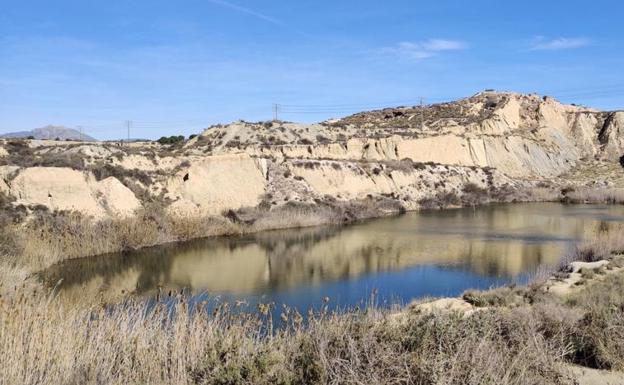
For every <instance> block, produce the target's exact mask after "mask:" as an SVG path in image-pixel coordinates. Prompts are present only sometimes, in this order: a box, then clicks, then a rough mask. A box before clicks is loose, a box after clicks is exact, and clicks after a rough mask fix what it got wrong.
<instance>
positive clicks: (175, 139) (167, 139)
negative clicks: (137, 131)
mask: <svg viewBox="0 0 624 385" xmlns="http://www.w3.org/2000/svg"><path fill="white" fill-rule="evenodd" d="M157 142H158V143H160V144H176V143H180V142H184V136H183V135H177V136H175V135H174V136H162V137H161V138H160V139H158V140H157Z"/></svg>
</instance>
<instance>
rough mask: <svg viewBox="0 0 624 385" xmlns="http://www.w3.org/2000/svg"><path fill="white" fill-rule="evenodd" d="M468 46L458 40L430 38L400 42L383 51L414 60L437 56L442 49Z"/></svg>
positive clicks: (455, 49) (457, 48)
mask: <svg viewBox="0 0 624 385" xmlns="http://www.w3.org/2000/svg"><path fill="white" fill-rule="evenodd" d="M466 48H468V45H467V44H466V43H464V42H462V41H458V40H447V39H429V40H425V41H420V42H410V41H404V42H400V43H398V44H397V45H395V46H393V47H386V48H384V49H383V52H386V53H392V54H395V55H399V56H403V57H407V58H410V59H414V60H422V59H427V58H430V57H432V56H435V55H437V54H438V53H440V52H442V51H457V50H462V49H466Z"/></svg>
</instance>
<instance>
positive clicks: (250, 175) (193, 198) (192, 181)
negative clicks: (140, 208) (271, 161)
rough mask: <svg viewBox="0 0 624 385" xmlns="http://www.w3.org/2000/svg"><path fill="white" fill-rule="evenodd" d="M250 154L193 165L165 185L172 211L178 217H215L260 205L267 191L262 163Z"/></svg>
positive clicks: (234, 155) (225, 156)
mask: <svg viewBox="0 0 624 385" xmlns="http://www.w3.org/2000/svg"><path fill="white" fill-rule="evenodd" d="M264 162H265V161H263V160H255V159H252V158H251V157H250V156H249V155H248V154H231V155H217V156H211V157H206V158H205V159H202V160H199V161H195V162H193V163H190V165H189V166H188V167H185V168H182V169H181V170H180V171H178V172H177V173H176V174H174V175H173V176H172V177H171V178H169V179H168V180H167V181H166V182H165V183H166V191H167V194H166V197H167V198H168V199H171V200H172V201H173V203H172V204H171V206H170V210H171V212H173V213H176V214H178V215H214V214H221V213H222V212H223V211H226V210H230V209H239V208H241V207H249V206H251V207H253V206H256V205H258V203H260V199H261V197H262V194H263V193H264V191H265V188H266V179H265V175H264V172H263V166H262V164H263V163H264Z"/></svg>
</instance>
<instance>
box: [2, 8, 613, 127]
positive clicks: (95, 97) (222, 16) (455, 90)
mask: <svg viewBox="0 0 624 385" xmlns="http://www.w3.org/2000/svg"><path fill="white" fill-rule="evenodd" d="M623 14H624V3H622V2H618V1H602V0H594V1H592V2H586V1H574V0H573V1H566V2H559V1H522V2H520V1H514V2H506V1H500V0H498V1H484V0H473V1H459V0H457V1H436V2H432V1H427V2H425V1H401V0H385V1H383V2H380V1H368V0H360V1H352V0H345V1H337V0H334V1H325V0H316V1H303V0H301V1H265V0H256V1H249V0H178V1H173V0H168V1H161V0H135V1H130V0H125V1H119V0H108V1H87V0H81V1H70V0H56V1H28V0H21V1H10V0H0V132H9V131H16V130H24V129H32V128H35V127H39V126H43V125H46V124H58V125H66V126H70V127H74V126H77V125H82V126H83V127H84V128H85V130H86V131H87V132H89V133H91V134H92V135H94V136H96V137H98V138H101V139H110V138H116V137H123V136H124V135H125V128H124V126H123V122H124V121H125V120H132V121H133V128H132V136H133V137H148V138H155V137H159V136H161V135H165V134H167V135H170V134H178V133H180V134H185V135H188V134H190V133H193V132H198V131H199V130H200V129H201V128H202V127H206V126H208V125H210V124H214V123H224V122H229V121H233V120H237V119H246V120H251V121H257V120H266V119H270V118H271V116H272V112H271V107H272V104H273V103H280V104H283V105H299V106H303V107H292V108H290V109H288V107H284V108H283V110H284V113H283V114H281V115H280V118H282V119H285V120H293V121H304V122H311V121H319V120H323V119H326V118H330V117H334V116H341V115H345V114H348V113H350V112H356V111H358V110H365V109H372V108H377V107H384V106H391V105H401V104H416V103H418V101H419V98H420V97H424V98H425V102H436V101H440V100H445V99H454V98H457V97H461V96H467V95H471V94H473V93H475V92H477V91H479V90H483V89H486V88H495V89H500V90H514V91H521V92H538V93H546V94H550V95H553V96H555V97H559V98H560V99H562V100H563V101H566V102H576V103H580V104H586V105H590V106H595V107H598V108H603V109H621V108H624V102H623V100H624V71H623V70H622V66H623V65H624V23H622V22H621V15H623ZM288 110H290V111H298V112H297V113H290V114H287V113H286V111H288Z"/></svg>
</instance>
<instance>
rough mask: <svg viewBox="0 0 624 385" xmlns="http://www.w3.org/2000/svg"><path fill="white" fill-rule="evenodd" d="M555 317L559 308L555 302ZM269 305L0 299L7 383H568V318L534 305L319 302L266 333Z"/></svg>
mask: <svg viewBox="0 0 624 385" xmlns="http://www.w3.org/2000/svg"><path fill="white" fill-rule="evenodd" d="M549 314H550V315H549V316H548V317H556V316H553V315H552V314H551V313H549ZM263 317H264V316H263V313H262V312H259V313H256V314H255V315H249V314H239V313H234V312H232V311H228V310H227V308H226V307H224V306H222V307H220V308H217V310H216V311H214V312H211V313H208V312H206V311H205V310H202V309H194V310H191V309H189V308H188V305H187V304H186V302H184V300H183V299H178V300H177V302H176V305H175V306H174V307H173V308H171V307H169V306H167V305H166V304H164V303H161V304H159V305H157V306H156V307H155V308H152V309H149V308H147V307H146V306H145V305H144V304H142V303H127V304H124V305H119V306H116V307H113V308H104V307H91V308H66V307H63V306H61V305H60V303H59V302H58V301H57V300H55V299H53V298H46V297H41V296H35V297H33V296H30V295H29V296H17V297H15V298H13V299H11V300H5V302H3V304H2V306H1V307H0V324H1V325H3V327H2V333H1V334H0V349H2V352H3V354H0V384H7V385H13V384H19V385H28V384H81V385H84V384H503V385H504V384H526V383H532V384H568V383H572V382H571V381H570V379H569V378H568V377H567V375H566V373H565V372H564V371H563V370H562V368H561V362H562V360H563V358H564V357H565V356H567V355H569V354H570V351H569V349H568V347H567V346H566V345H565V344H561V343H559V342H558V340H554V339H553V338H550V337H549V336H547V335H546V334H545V333H543V332H542V330H548V335H556V336H559V335H560V334H561V333H563V331H564V329H563V327H562V326H561V325H559V324H556V323H555V324H552V323H551V320H550V318H548V317H546V316H544V315H543V314H541V313H540V312H539V311H537V310H535V309H532V308H519V309H512V310H508V309H497V310H492V311H484V312H480V313H478V314H475V315H474V316H473V317H469V318H465V317H462V316H461V315H459V314H418V313H410V314H406V315H405V317H406V319H405V321H404V322H399V323H397V322H392V321H391V318H389V317H388V313H386V312H385V311H381V310H378V309H374V308H370V309H368V310H366V311H359V312H355V311H354V312H350V313H347V314H342V315H340V314H327V313H321V314H317V315H315V316H313V317H312V318H311V319H310V321H309V323H308V324H307V325H303V324H302V323H298V322H296V321H293V322H290V326H289V327H287V328H284V329H280V330H277V331H276V332H275V333H272V334H266V333H265V332H264V328H263V326H262V325H263Z"/></svg>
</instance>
